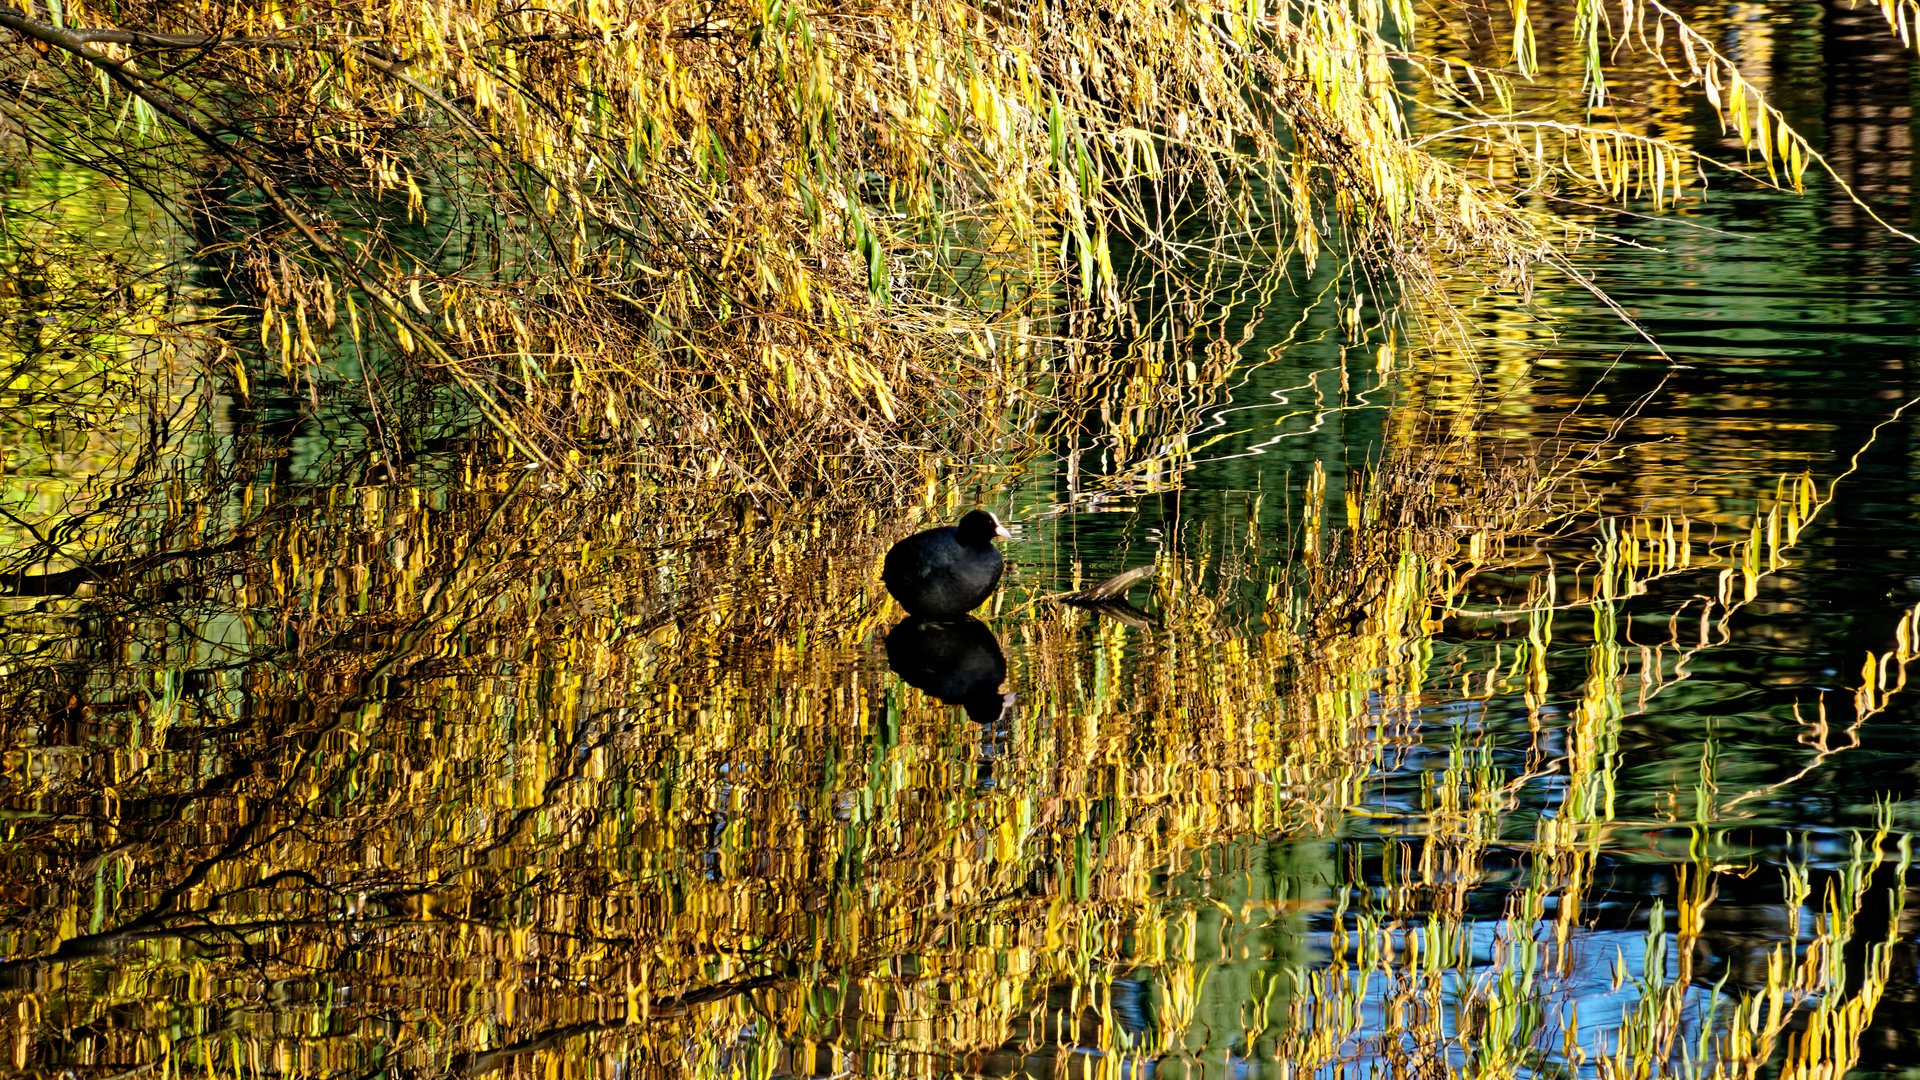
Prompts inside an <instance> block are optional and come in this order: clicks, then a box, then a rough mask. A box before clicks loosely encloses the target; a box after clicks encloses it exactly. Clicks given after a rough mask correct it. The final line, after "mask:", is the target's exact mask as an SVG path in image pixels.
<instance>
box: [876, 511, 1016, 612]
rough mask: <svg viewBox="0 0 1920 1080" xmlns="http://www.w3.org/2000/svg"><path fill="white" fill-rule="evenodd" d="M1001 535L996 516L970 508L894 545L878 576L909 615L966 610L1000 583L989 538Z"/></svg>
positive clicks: (995, 553)
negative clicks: (950, 520) (957, 518)
mask: <svg viewBox="0 0 1920 1080" xmlns="http://www.w3.org/2000/svg"><path fill="white" fill-rule="evenodd" d="M1005 535H1007V530H1006V529H1005V528H1003V527H1002V526H1001V525H1000V519H998V518H996V517H994V516H993V515H992V514H989V513H987V512H986V511H984V510H974V511H971V512H970V513H968V514H967V515H966V516H965V517H963V518H961V519H960V522H959V524H957V525H942V526H941V527H939V528H937V529H927V530H925V531H923V532H917V533H914V534H913V535H912V536H909V537H907V538H906V539H905V540H902V541H900V542H899V543H897V544H895V545H893V547H892V548H891V549H889V550H888V551H887V559H886V562H885V563H884V564H882V566H881V568H880V580H881V581H884V582H886V585H887V591H888V592H890V593H892V594H893V598H894V599H895V600H898V601H900V606H901V607H903V608H906V609H907V611H908V613H909V614H912V615H917V616H919V617H920V618H923V619H942V618H953V617H954V616H957V615H965V614H966V613H967V612H969V611H972V610H973V609H974V608H977V607H979V606H980V605H981V604H983V603H985V602H986V599H987V597H989V596H992V595H993V590H994V589H995V588H996V587H997V586H998V585H999V584H1000V570H1001V567H1002V566H1003V565H1004V563H1003V562H1002V561H1001V558H1000V552H998V551H996V550H995V549H994V546H993V541H994V540H995V538H997V537H1002V536H1005Z"/></svg>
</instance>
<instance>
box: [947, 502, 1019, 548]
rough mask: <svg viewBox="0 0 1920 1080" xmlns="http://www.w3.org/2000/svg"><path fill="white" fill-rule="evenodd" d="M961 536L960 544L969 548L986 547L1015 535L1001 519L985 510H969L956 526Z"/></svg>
mask: <svg viewBox="0 0 1920 1080" xmlns="http://www.w3.org/2000/svg"><path fill="white" fill-rule="evenodd" d="M954 529H955V530H956V531H958V532H959V534H960V542H961V543H963V544H966V545H967V546H968V547H986V546H987V545H989V544H991V543H993V542H994V541H995V540H998V539H1004V538H1005V537H1008V536H1011V535H1013V534H1012V533H1009V532H1007V527H1006V526H1005V525H1002V524H1000V519H999V518H997V517H994V516H993V515H992V514H989V513H987V512H986V511H985V510H969V511H967V515H966V516H965V517H963V518H961V519H960V523H959V524H958V525H956V526H954Z"/></svg>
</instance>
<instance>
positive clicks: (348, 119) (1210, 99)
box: [0, 0, 1916, 494]
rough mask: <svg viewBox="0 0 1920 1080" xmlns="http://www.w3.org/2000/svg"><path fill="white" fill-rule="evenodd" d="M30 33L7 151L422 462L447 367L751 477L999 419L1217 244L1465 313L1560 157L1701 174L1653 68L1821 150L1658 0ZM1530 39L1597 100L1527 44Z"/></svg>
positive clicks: (1759, 165) (1023, 7)
mask: <svg viewBox="0 0 1920 1080" xmlns="http://www.w3.org/2000/svg"><path fill="white" fill-rule="evenodd" d="M1882 6H1883V8H1884V9H1885V10H1886V12H1887V15H1888V18H1889V22H1890V24H1891V25H1892V26H1893V27H1894V28H1895V29H1896V30H1897V31H1898V32H1900V33H1903V34H1904V33H1907V32H1908V31H1909V28H1910V27H1911V26H1913V25H1914V24H1915V21H1916V16H1915V9H1914V7H1913V5H1912V4H1911V3H1910V0H1901V2H1899V3H1895V2H1894V0H1886V2H1885V3H1883V5H1882ZM0 28H4V29H5V30H6V31H7V32H8V33H9V36H10V37H11V38H12V39H13V41H14V42H15V44H14V45H13V46H10V47H9V48H8V49H7V50H6V52H5V53H4V54H0V87H4V92H0V117H3V118H4V123H5V129H6V130H5V136H6V140H7V143H8V144H9V149H8V151H7V153H8V157H9V158H10V159H14V162H15V164H16V166H21V165H22V164H23V163H24V162H26V161H28V160H31V159H32V158H33V157H34V156H36V155H42V156H47V155H50V156H52V157H56V158H59V159H65V160H67V161H70V162H78V163H81V164H82V165H84V166H85V167H87V168H90V169H94V170H98V171H99V172H100V173H102V174H105V175H106V176H108V177H111V178H113V179H115V180H117V181H119V182H123V183H125V184H129V185H132V186H135V187H138V188H141V189H144V190H145V191H146V192H148V193H149V194H150V195H151V196H152V197H153V198H154V200H155V202H157V203H158V204H159V205H161V206H164V207H166V208H167V209H168V210H169V211H170V212H171V215H172V220H171V222H169V223H166V224H164V225H161V224H152V225H148V226H146V228H145V234H144V238H145V239H146V240H148V241H150V242H151V246H152V249H153V250H164V251H170V252H181V251H188V252H193V253H195V254H197V255H198V256H199V258H200V259H201V261H202V262H203V263H209V264H211V265H213V266H215V267H217V268H218V274H219V276H220V277H221V279H222V280H221V281H220V282H219V284H220V285H221V286H222V289H221V290H220V299H219V305H218V310H219V312H220V314H221V315H222V316H223V318H218V319H212V320H207V319H204V318H196V320H195V322H194V324H193V325H194V328H195V332H196V333H200V334H203V335H204V334H205V333H206V330H207V327H208V326H212V327H215V328H216V332H215V333H213V334H211V335H210V336H203V337H200V338H197V339H195V340H196V341H197V345H196V348H197V349H198V351H199V353H200V354H201V355H202V357H203V359H204V362H206V363H209V364H213V365H215V366H217V367H219V368H220V369H222V370H226V369H229V368H230V369H231V370H232V372H233V379H234V381H235V383H236V385H235V388H234V389H235V390H236V392H237V394H238V395H240V396H241V397H245V396H246V395H248V394H251V393H253V392H254V391H255V389H256V388H257V387H263V388H265V389H266V390H269V391H275V392H280V393H285V394H288V395H290V396H294V397H304V396H312V397H313V398H315V399H316V400H317V399H318V397H319V392H318V390H317V389H316V387H317V386H320V385H333V386H335V387H336V388H338V387H340V386H345V387H348V388H351V387H353V386H354V384H356V383H358V384H364V396H365V399H366V402H367V406H368V409H369V411H370V412H371V414H372V420H373V423H372V426H373V427H374V429H375V430H376V431H377V432H378V434H379V439H380V441H381V443H382V447H381V452H382V453H383V454H385V455H386V456H388V457H393V456H397V455H403V454H404V453H405V447H404V443H405V442H406V430H405V429H406V426H407V423H408V421H407V418H406V417H405V416H403V415H396V414H395V413H394V410H395V409H396V408H397V407H398V406H397V404H396V402H397V401H398V400H399V399H400V398H401V396H402V395H401V393H400V390H399V388H400V387H401V386H403V385H417V384H418V383H420V382H421V380H422V379H425V380H426V381H428V382H438V383H442V384H447V383H450V384H452V385H454V386H457V387H458V389H459V391H460V393H459V395H458V398H457V400H458V401H459V402H460V407H461V408H464V409H466V410H469V411H470V412H473V413H477V414H478V415H479V416H480V417H482V418H484V421H485V422H486V423H487V424H488V425H490V426H491V427H493V428H494V429H496V430H497V431H498V432H499V433H500V434H501V435H502V436H504V437H505V438H506V439H507V440H509V441H510V442H511V444H512V445H513V446H514V447H515V449H516V451H517V452H518V453H519V454H522V455H524V456H526V457H527V458H530V459H532V460H533V461H535V462H539V463H543V464H545V465H547V466H549V467H553V468H557V469H560V470H562V471H574V470H578V469H581V468H585V467H589V466H608V465H620V466H626V465H634V466H644V469H643V470H642V475H644V476H645V477H647V478H648V482H649V483H663V484H667V485H673V484H675V483H678V482H682V481H693V482H703V483H710V484H711V483H721V484H724V485H726V486H728V487H731V488H735V489H746V490H753V491H755V492H758V493H762V494H765V493H778V492H781V491H791V490H795V489H797V488H803V487H809V486H815V485H818V484H819V483H821V482H832V481H834V480H836V479H840V478H845V477H848V476H860V475H867V476H871V475H874V474H876V473H880V474H891V475H896V476H897V475H900V474H902V473H903V472H910V471H912V470H914V469H918V468H920V467H921V466H919V465H918V464H916V463H917V462H919V461H920V460H921V458H919V457H916V456H915V454H913V453H912V452H910V451H912V450H916V449H918V450H924V449H927V448H930V447H931V448H934V449H938V450H943V451H948V452H953V453H960V454H974V455H978V454H979V453H980V452H982V451H984V450H987V449H991V448H994V447H997V446H1004V445H1005V444H1006V443H1005V440H1006V434H1007V433H1008V432H1009V431H1019V430H1022V429H1024V428H1025V427H1026V426H1027V424H1028V422H1029V421H1031V420H1032V419H1033V418H1034V417H1035V416H1036V415H1039V413H1040V411H1041V410H1043V409H1045V408H1047V407H1049V406H1052V405H1057V404H1060V403H1062V402H1064V401H1071V400H1072V399H1073V397H1074V396H1075V395H1076V394H1080V393H1083V392H1085V390H1086V388H1085V387H1084V385H1082V384H1081V381H1080V380H1078V379H1076V378H1075V377H1074V372H1073V371H1071V370H1069V369H1070V368H1072V367H1074V366H1075V365H1071V364H1068V363H1065V362H1064V361H1063V359H1062V358H1063V357H1068V356H1071V355H1073V350H1072V349H1065V350H1063V349H1059V348H1056V347H1054V346H1055V345H1056V344H1057V343H1058V342H1059V341H1060V340H1061V338H1062V337H1063V334H1064V329H1063V328H1065V327H1067V326H1069V325H1072V326H1078V327H1084V326H1086V325H1088V324H1087V323H1085V322H1077V321H1075V322H1070V321H1069V320H1067V319H1066V316H1067V314H1068V313H1070V312H1078V313H1085V314H1089V315H1091V316H1092V317H1093V318H1094V319H1095V320H1096V323H1098V322H1099V321H1103V320H1112V319H1117V318H1121V317H1123V316H1124V313H1125V312H1126V311H1127V310H1128V309H1129V307H1128V306H1129V302H1130V298H1131V295H1132V293H1133V291H1134V289H1135V287H1136V286H1137V285H1138V284H1139V283H1140V282H1141V281H1142V280H1146V279H1158V280H1159V281H1160V282H1161V283H1165V282H1167V281H1176V280H1179V279H1181V278H1182V277H1183V276H1187V275H1191V274H1192V273H1193V271H1194V268H1196V267H1201V268H1208V269H1206V270H1205V271H1204V272H1202V273H1201V275H1200V276H1202V277H1204V276H1206V273H1211V272H1212V269H1211V268H1213V267H1215V266H1217V265H1218V264H1219V263H1220V262H1221V261H1222V260H1224V259H1226V258H1227V257H1228V256H1231V257H1232V258H1234V259H1237V260H1243V261H1244V260H1246V259H1254V260H1257V261H1262V262H1265V263H1266V264H1268V265H1272V266H1282V267H1284V266H1288V265H1293V266H1295V267H1299V268H1304V270H1305V271H1306V272H1309V273H1310V272H1311V271H1312V270H1313V268H1314V266H1315V264H1316V262H1319V261H1321V260H1325V259H1328V258H1332V259H1334V260H1335V261H1336V262H1337V263H1338V264H1339V265H1342V266H1344V267H1347V268H1348V269H1349V270H1350V272H1351V273H1352V274H1353V275H1354V280H1356V281H1364V282H1373V283H1375V284H1376V285H1381V286H1383V287H1391V288H1393V289H1396V290H1401V291H1403V292H1405V293H1410V294H1411V295H1414V296H1420V297H1425V298H1426V299H1428V300H1430V301H1434V302H1435V303H1434V304H1432V305H1430V313H1432V312H1437V313H1440V314H1444V312H1445V305H1444V303H1440V302H1439V301H1438V297H1439V290H1438V289H1437V288H1435V287H1434V283H1435V282H1436V281H1437V280H1439V278H1440V276H1441V275H1443V274H1450V273H1454V272H1456V271H1462V270H1465V271H1470V272H1472V273H1475V274H1485V275H1487V276H1488V279H1489V280H1490V281H1493V282H1495V283H1498V284H1502V285H1514V284H1524V283H1525V282H1526V281H1527V280H1528V278H1529V275H1531V274H1532V273H1533V272H1534V271H1536V270H1537V269H1539V268H1540V267H1541V266H1542V265H1543V264H1553V263H1556V262H1560V261H1561V259H1562V255H1563V253H1564V251H1565V249H1566V247H1567V245H1568V244H1569V243H1572V242H1577V241H1578V240H1579V239H1580V238H1581V236H1580V230H1579V229H1578V228H1576V227H1575V226H1573V225H1571V224H1569V223H1567V222H1564V221H1561V220H1557V219H1555V218H1554V217H1552V216H1551V214H1550V213H1547V212H1544V211H1541V210H1539V209H1538V207H1540V206H1541V205H1543V204H1542V203H1541V202H1540V200H1538V199H1537V198H1536V196H1538V195H1540V194H1542V193H1553V192H1568V191H1577V192H1579V193H1580V195H1581V197H1583V198H1593V197H1604V198H1611V199H1616V200H1623V201H1630V200H1635V199H1638V200H1650V201H1651V202H1652V203H1653V204H1655V205H1659V204H1663V203H1665V202H1667V201H1670V200H1672V199H1674V198H1677V197H1680V196H1681V195H1683V194H1684V192H1685V191H1686V189H1687V188H1688V186H1689V185H1690V184H1693V183H1695V182H1696V180H1697V178H1698V177H1699V176H1700V175H1702V174H1703V172H1704V168H1705V165H1706V164H1707V163H1705V162H1703V161H1702V160H1700V159H1698V158H1697V157H1696V156H1695V152H1694V151H1693V150H1692V149H1690V148H1688V147H1686V146H1683V145H1679V144H1677V143H1674V142H1669V141H1665V140H1663V139H1661V138H1658V137H1654V136H1653V135H1650V134H1647V133H1646V132H1643V131H1641V130H1638V129H1637V128H1636V126H1635V123H1634V116H1635V112H1634V106H1633V105H1632V104H1630V103H1623V102H1622V101H1621V100H1619V99H1618V98H1617V97H1616V96H1613V90H1614V87H1615V86H1616V85H1618V84H1619V83H1620V82H1622V81H1627V80H1632V81H1636V82H1644V81H1645V80H1648V79H1656V80H1662V81H1667V82H1670V83H1672V84H1675V85H1680V86H1683V87H1685V88H1687V89H1688V91H1689V92H1692V93H1698V94H1699V95H1701V96H1702V97H1703V98H1704V99H1705V100H1706V101H1707V102H1709V103H1711V105H1712V106H1713V107H1714V108H1715V109H1716V110H1718V113H1719V115H1720V117H1721V118H1722V120H1723V122H1724V124H1725V125H1726V126H1727V128H1728V130H1729V131H1730V132H1731V133H1732V134H1733V135H1735V136H1737V138H1738V141H1739V142H1740V144H1741V145H1742V146H1744V147H1745V148H1746V149H1747V152H1748V157H1749V160H1748V161H1745V162H1733V163H1728V164H1730V165H1732V166H1733V167H1735V168H1739V169H1742V170H1744V171H1747V172H1749V173H1750V174H1752V175H1753V176H1755V177H1756V178H1758V179H1759V180H1760V181H1761V182H1773V183H1778V184H1784V185H1797V184H1798V182H1799V179H1800V177H1801V175H1802V173H1803V172H1804V171H1805V170H1806V169H1807V168H1809V166H1810V165H1813V164H1817V163H1818V158H1817V155H1815V154H1814V153H1813V151H1812V150H1811V149H1810V148H1809V147H1808V145H1807V144H1806V143H1805V141H1803V140H1802V139H1801V137H1800V136H1799V135H1797V134H1796V133H1795V132H1793V130H1792V129H1791V128H1790V127H1789V126H1788V125H1787V123H1786V122H1785V121H1784V119H1783V117H1782V116H1781V114H1780V113H1779V111H1778V110H1776V109H1775V108H1774V107H1773V106H1771V105H1769V104H1768V103H1767V102H1766V100H1765V98H1764V96H1763V95H1762V93H1761V91H1760V89H1759V88H1757V86H1756V85H1755V84H1754V83H1753V82H1752V81H1750V79H1749V78H1748V77H1747V76H1745V75H1742V74H1741V73H1740V72H1739V71H1738V70H1737V69H1736V68H1735V67H1734V66H1733V64H1731V63H1730V62H1729V61H1728V59H1727V58H1726V57H1724V56H1723V55H1721V53H1719V52H1718V51H1717V50H1716V49H1715V47H1714V45H1713V43H1712V40H1711V39H1710V38H1709V36H1707V34H1705V33H1703V32H1701V31H1699V30H1696V29H1695V28H1694V27H1693V26H1691V25H1690V24H1689V22H1688V20H1687V17H1685V16H1683V15H1682V14H1680V13H1678V12H1676V11H1674V10H1673V9H1670V8H1668V7H1666V6H1664V5H1661V4H1659V3H1652V2H1646V0H1620V2H1619V3H1613V4H1610V3H1603V2H1600V0H1580V2H1579V3H1577V4H1571V5H1567V4H1548V3H1540V2H1535V3H1528V2H1526V0H1516V2H1515V3H1513V4H1512V5H1511V6H1509V5H1507V4H1504V3H1502V4H1492V5H1490V4H1478V3H1470V2H1469V3H1453V4H1448V5H1444V6H1440V7H1437V8H1416V5H1414V4H1412V3H1410V2H1407V0H1385V2H1382V0H1356V2H1332V0H1278V2H1267V0H1261V2H1255V3H1252V4H1246V5H1220V6H1211V5H1206V4H1196V3H1184V2H1183V3H1173V4H1167V3H1161V2H1158V0H1151V2H1150V0H1121V2H1117V3H1116V2H1110V0H1098V2H1086V0H1047V2H1043V3H1013V4H1003V3H990V4H979V3H972V2H968V0H881V2H873V3H848V2H840V0H830V2H825V3H818V4H803V3H797V2H792V0H719V2H709V0H702V2H700V3H690V2H677V0H666V2H653V0H608V2H603V0H581V2H577V3H565V2H552V0H535V2H530V3H522V4H515V5H511V6H507V5H499V4H494V3H487V2H478V3H473V2H464V0H462V2H445V0H384V2H382V3H379V4H375V5H362V4H333V3H305V2H301V3H283V2H280V0H203V2H200V3H174V2H165V0H160V2H145V0H143V2H134V3H122V4H109V3H98V4H95V3H82V2H74V0H68V2H65V3H62V2H59V0H49V2H48V3H47V4H46V5H44V6H41V5H28V6H27V7H25V8H13V7H8V8H0ZM1543 41H1547V42H1550V43H1551V45H1552V47H1553V48H1556V49H1559V50H1562V51H1566V52H1569V53H1571V54H1577V55H1578V56H1579V57H1581V59H1580V61H1579V66H1580V67H1581V68H1582V69H1583V70H1584V72H1585V75H1584V79H1585V87H1584V97H1580V98H1578V99H1577V100H1566V95H1565V94H1564V93H1562V94H1558V95H1555V94H1549V93H1547V92H1546V91H1545V90H1544V89H1543V88H1542V87H1540V86H1537V85H1535V84H1534V83H1533V81H1532V76H1533V75H1534V74H1535V72H1536V70H1537V68H1538V64H1539V60H1538V56H1539V53H1540V50H1541V48H1542V44H1541V43H1542V42H1543ZM1598 117H1604V119H1598ZM1117 255H1120V256H1124V257H1122V258H1117V257H1116V256H1117ZM1116 267H1118V268H1116ZM200 314H202V315H203V314H204V313H200ZM175 330H176V331H179V332H181V333H183V334H184V333H185V330H184V329H183V328H180V327H176V328H175ZM1167 377H1168V378H1170V379H1178V378H1179V377H1180V375H1179V373H1177V372H1171V373H1169V374H1168V375H1167ZM1191 377H1193V378H1204V377H1205V376H1203V375H1200V374H1195V375H1193V376H1191Z"/></svg>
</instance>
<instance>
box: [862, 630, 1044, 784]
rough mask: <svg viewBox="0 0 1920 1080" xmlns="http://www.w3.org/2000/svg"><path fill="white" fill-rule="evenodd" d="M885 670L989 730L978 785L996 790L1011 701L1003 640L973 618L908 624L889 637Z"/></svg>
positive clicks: (983, 743)
mask: <svg viewBox="0 0 1920 1080" xmlns="http://www.w3.org/2000/svg"><path fill="white" fill-rule="evenodd" d="M887 666H888V667H890V668H892V669H893V673H894V674H895V675H898V676H900V681H902V682H904V683H906V684H907V685H908V686H911V687H913V688H914V689H916V690H919V691H921V692H923V693H925V694H927V695H928V696H930V697H934V698H938V699H939V700H941V701H944V702H946V703H947V704H949V705H958V706H960V707H961V709H963V710H965V711H966V714H967V718H968V719H969V720H972V721H974V722H975V723H977V724H980V725H981V726H982V727H983V728H985V729H986V730H985V731H984V733H983V734H984V735H985V738H984V740H983V741H982V743H981V746H980V772H979V784H980V786H981V787H983V788H986V787H992V786H993V759H995V758H997V757H999V756H1000V755H1001V753H1002V752H1003V750H1004V747H1003V745H1002V744H1003V742H1004V740H1005V735H1006V721H1007V719H1008V715H1009V714H1010V713H1011V712H1012V711H1013V709H1012V706H1013V695H1012V694H1003V693H1001V692H1000V685H1001V684H1002V683H1004V682H1005V681H1006V678H1007V658H1006V655H1005V654H1003V653H1002V652H1001V651H1000V639H999V638H997V637H995V636H994V634H993V631H992V630H989V629H988V628H987V624H986V623H983V622H981V621H980V620H979V619H976V618H973V617H972V616H970V615H962V616H959V617H957V618H945V619H921V618H909V619H907V620H906V621H905V622H902V623H900V624H899V625H898V626H895V627H894V628H893V629H892V630H889V631H887Z"/></svg>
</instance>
